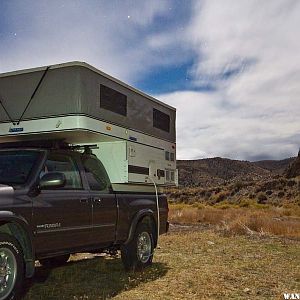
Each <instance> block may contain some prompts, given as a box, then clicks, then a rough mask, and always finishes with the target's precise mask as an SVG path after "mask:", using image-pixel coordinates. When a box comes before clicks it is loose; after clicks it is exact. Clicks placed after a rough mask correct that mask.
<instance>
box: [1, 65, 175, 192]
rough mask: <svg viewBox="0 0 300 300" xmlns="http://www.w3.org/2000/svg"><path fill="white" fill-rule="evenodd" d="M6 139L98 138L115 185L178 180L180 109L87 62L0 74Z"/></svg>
mask: <svg viewBox="0 0 300 300" xmlns="http://www.w3.org/2000/svg"><path fill="white" fill-rule="evenodd" d="M0 101H1V103H0V143H9V142H25V141H42V140H43V141H44V140H64V142H66V143H68V144H96V145H97V149H95V150H93V152H94V153H95V154H96V155H97V157H98V158H99V159H100V160H101V161H102V163H103V164H104V166H105V168H106V170H107V172H108V175H109V177H110V180H111V182H112V184H113V185H114V186H115V188H116V189H118V188H119V189H124V188H125V187H126V188H127V189H128V187H129V189H130V186H134V185H135V186H137V185H139V186H140V185H143V186H145V185H150V184H151V185H152V184H153V182H155V183H156V184H157V185H158V186H164V185H174V184H175V183H176V181H177V174H176V132H175V118H176V110H175V108H173V107H171V106H169V105H167V104H164V103H162V102H160V101H158V100H157V99H155V98H153V97H150V96H148V95H146V94H144V93H143V92H141V91H138V90H136V89H134V88H132V87H130V86H129V85H127V84H125V83H123V82H121V81H119V80H117V79H115V78H113V77H111V76H109V75H107V74H105V73H103V72H101V71H99V70H97V69H95V68H94V67H92V66H90V65H88V64H86V63H81V62H72V63H65V64H59V65H53V66H51V67H41V68H35V69H28V70H22V71H17V72H10V73H5V74H0Z"/></svg>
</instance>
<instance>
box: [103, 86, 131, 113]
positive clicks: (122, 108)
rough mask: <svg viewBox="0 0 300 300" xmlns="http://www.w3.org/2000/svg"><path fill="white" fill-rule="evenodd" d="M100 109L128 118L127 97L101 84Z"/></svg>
mask: <svg viewBox="0 0 300 300" xmlns="http://www.w3.org/2000/svg"><path fill="white" fill-rule="evenodd" d="M100 107H101V108H104V109H106V110H109V111H112V112H114V113H116V114H119V115H122V116H124V117H126V116H127V96H126V95H124V94H122V93H120V92H118V91H115V90H113V89H111V88H109V87H107V86H105V85H103V84H101V85H100Z"/></svg>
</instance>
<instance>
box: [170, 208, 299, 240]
mask: <svg viewBox="0 0 300 300" xmlns="http://www.w3.org/2000/svg"><path fill="white" fill-rule="evenodd" d="M225 208H226V209H225ZM169 219H170V221H171V222H173V223H184V224H196V223H206V224H212V225H217V226H218V228H219V229H224V230H226V231H228V232H232V233H238V234H244V233H253V232H258V233H260V234H271V235H279V236H284V237H289V238H300V217H299V207H298V208H297V207H295V208H283V207H281V208H278V207H266V208H264V209H260V208H259V207H245V208H242V207H230V206H229V207H227V206H226V207H224V206H223V207H222V208H218V207H210V206H203V205H200V206H197V205H184V204H179V205H170V213H169Z"/></svg>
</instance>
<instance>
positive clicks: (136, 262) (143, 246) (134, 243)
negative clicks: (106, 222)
mask: <svg viewBox="0 0 300 300" xmlns="http://www.w3.org/2000/svg"><path fill="white" fill-rule="evenodd" d="M153 250H154V239H153V231H152V228H151V227H150V226H149V225H147V224H145V223H139V224H138V225H137V228H136V230H135V233H134V236H133V239H132V240H131V241H130V242H129V243H128V244H126V245H123V246H122V247H121V258H122V262H123V265H124V268H125V270H126V271H141V270H143V269H144V268H146V267H148V266H150V265H151V264H152V259H153Z"/></svg>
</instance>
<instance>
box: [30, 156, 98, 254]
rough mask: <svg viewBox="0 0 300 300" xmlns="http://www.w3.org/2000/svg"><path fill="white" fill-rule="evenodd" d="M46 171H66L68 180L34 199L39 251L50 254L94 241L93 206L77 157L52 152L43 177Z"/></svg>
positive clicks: (36, 236) (34, 216) (34, 219)
mask: <svg viewBox="0 0 300 300" xmlns="http://www.w3.org/2000/svg"><path fill="white" fill-rule="evenodd" d="M46 172H47V173H48V172H61V173H64V174H65V176H66V179H67V181H66V185H65V186H64V187H63V188H59V189H52V190H50V189H47V190H42V191H41V193H40V194H39V195H38V196H37V197H35V198H34V200H33V222H34V229H35V244H36V245H37V251H38V252H39V253H47V252H51V251H53V250H57V251H60V250H63V249H71V248H73V249H75V248H80V247H81V246H87V245H89V244H91V234H92V205H91V201H90V199H89V191H87V190H84V189H83V185H82V181H81V177H80V173H79V170H78V168H77V165H76V162H75V160H73V158H72V157H71V155H67V154H65V153H50V154H49V156H48V158H47V160H46V162H45V165H44V167H43V170H42V172H41V174H40V177H42V176H43V174H44V173H46Z"/></svg>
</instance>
